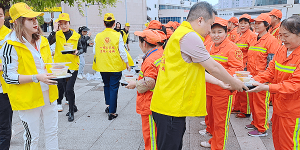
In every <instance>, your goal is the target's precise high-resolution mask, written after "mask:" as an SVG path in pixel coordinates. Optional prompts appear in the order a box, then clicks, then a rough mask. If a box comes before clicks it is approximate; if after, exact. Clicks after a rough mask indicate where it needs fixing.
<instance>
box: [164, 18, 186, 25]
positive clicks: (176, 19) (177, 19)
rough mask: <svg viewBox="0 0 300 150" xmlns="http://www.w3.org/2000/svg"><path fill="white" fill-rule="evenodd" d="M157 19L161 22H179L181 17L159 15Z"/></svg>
mask: <svg viewBox="0 0 300 150" xmlns="http://www.w3.org/2000/svg"><path fill="white" fill-rule="evenodd" d="M184 18H186V17H184ZM159 21H160V22H161V23H162V24H167V23H168V22H169V21H177V22H179V23H181V18H180V17H160V18H159Z"/></svg>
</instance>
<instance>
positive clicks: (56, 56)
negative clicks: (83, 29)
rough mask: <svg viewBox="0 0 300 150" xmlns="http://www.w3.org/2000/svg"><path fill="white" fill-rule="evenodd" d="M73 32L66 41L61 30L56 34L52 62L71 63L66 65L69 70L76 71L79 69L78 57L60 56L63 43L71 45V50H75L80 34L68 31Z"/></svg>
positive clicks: (70, 55)
mask: <svg viewBox="0 0 300 150" xmlns="http://www.w3.org/2000/svg"><path fill="white" fill-rule="evenodd" d="M70 30H71V31H73V35H72V36H71V37H70V38H69V39H68V41H66V37H65V35H64V33H63V32H62V30H59V31H57V32H56V46H55V54H54V57H53V59H54V62H55V63H60V62H71V64H66V66H69V70H78V69H79V63H80V60H79V56H76V55H73V54H62V53H61V51H63V50H64V47H63V46H64V44H65V43H72V44H73V49H77V44H78V40H79V38H80V34H78V33H77V32H76V31H75V30H73V29H70Z"/></svg>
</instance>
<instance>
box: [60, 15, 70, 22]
mask: <svg viewBox="0 0 300 150" xmlns="http://www.w3.org/2000/svg"><path fill="white" fill-rule="evenodd" d="M57 20H58V21H61V20H64V21H70V16H69V14H67V13H61V14H59V16H58V19H57Z"/></svg>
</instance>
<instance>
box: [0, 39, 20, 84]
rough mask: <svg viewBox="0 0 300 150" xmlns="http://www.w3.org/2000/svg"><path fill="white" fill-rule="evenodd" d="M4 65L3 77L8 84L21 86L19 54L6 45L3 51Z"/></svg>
mask: <svg viewBox="0 0 300 150" xmlns="http://www.w3.org/2000/svg"><path fill="white" fill-rule="evenodd" d="M1 53H2V54H1V55H2V60H3V61H2V63H3V75H2V77H3V78H4V80H5V82H6V83H7V84H20V83H19V74H18V71H17V70H18V64H19V63H18V54H17V52H16V50H15V48H14V47H13V46H12V45H10V44H7V43H5V45H4V46H3V47H2V50H1Z"/></svg>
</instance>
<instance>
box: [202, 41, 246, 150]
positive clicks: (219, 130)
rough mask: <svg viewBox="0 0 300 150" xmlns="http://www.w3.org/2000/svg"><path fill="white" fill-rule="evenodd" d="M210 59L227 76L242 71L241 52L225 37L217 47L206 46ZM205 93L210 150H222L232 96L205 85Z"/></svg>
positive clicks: (227, 91) (212, 85) (225, 139)
mask: <svg viewBox="0 0 300 150" xmlns="http://www.w3.org/2000/svg"><path fill="white" fill-rule="evenodd" d="M206 49H207V50H208V51H209V53H210V55H211V57H212V58H213V59H214V60H215V61H217V62H218V63H220V64H221V65H222V66H223V67H224V68H225V69H226V70H227V72H228V73H229V74H231V75H233V74H234V73H235V71H240V70H243V61H242V59H243V55H242V52H241V50H240V49H239V48H238V47H237V46H236V45H235V44H234V43H233V42H231V41H230V40H229V38H228V37H227V38H226V39H225V40H224V41H223V42H222V43H221V44H220V45H219V46H218V47H216V46H215V44H214V43H213V42H211V43H209V44H208V45H207V46H206ZM206 92H207V99H206V101H207V104H206V106H207V113H208V117H207V118H208V122H207V123H208V124H207V127H208V128H209V129H207V131H208V132H209V133H211V134H212V138H211V139H210V140H209V143H210V144H211V149H212V150H223V149H224V148H225V145H226V141H227V137H228V130H229V127H228V125H229V119H230V113H231V108H232V101H233V97H234V94H233V93H231V92H230V91H229V90H225V89H222V88H221V87H220V86H218V85H214V84H211V83H206Z"/></svg>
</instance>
